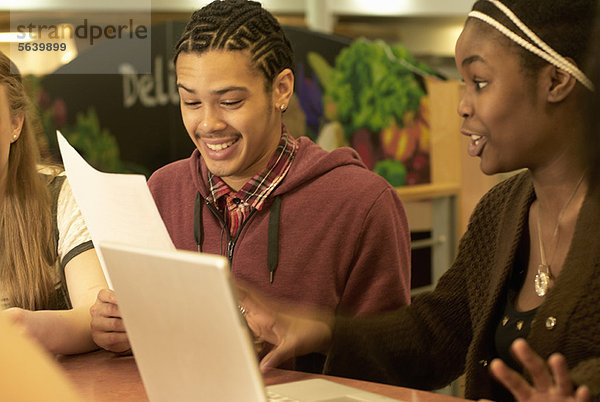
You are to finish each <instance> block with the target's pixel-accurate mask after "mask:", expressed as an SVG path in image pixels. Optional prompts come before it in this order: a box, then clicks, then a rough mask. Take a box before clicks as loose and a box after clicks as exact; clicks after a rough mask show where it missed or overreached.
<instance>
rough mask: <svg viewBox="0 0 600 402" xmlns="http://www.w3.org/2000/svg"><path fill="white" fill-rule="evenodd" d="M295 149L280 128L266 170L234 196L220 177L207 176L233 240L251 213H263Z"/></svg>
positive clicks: (284, 130)
mask: <svg viewBox="0 0 600 402" xmlns="http://www.w3.org/2000/svg"><path fill="white" fill-rule="evenodd" d="M297 148H298V142H297V141H296V140H295V139H294V138H292V137H291V136H290V135H289V134H288V133H287V131H286V129H285V127H283V131H282V134H281V140H280V141H279V145H278V146H277V149H276V150H275V153H274V154H273V156H272V157H271V159H270V160H269V163H268V164H267V167H266V168H265V169H264V170H263V171H261V172H259V173H258V174H257V175H256V176H254V177H253V178H251V179H250V180H248V182H247V183H246V184H244V186H243V187H242V188H241V189H240V190H239V191H237V192H234V191H233V190H232V189H231V188H230V187H229V186H228V185H227V184H226V183H225V182H224V181H223V180H222V179H221V178H220V177H218V176H213V174H212V173H210V172H209V173H208V182H209V184H210V192H211V195H212V198H213V201H214V203H215V205H217V207H218V208H219V211H220V212H221V213H222V214H223V217H224V220H225V223H226V224H227V228H228V229H229V233H230V234H231V236H233V237H235V236H236V234H237V233H238V230H239V229H240V226H241V225H242V223H243V222H244V220H245V219H246V218H248V216H249V215H250V213H251V212H252V210H255V209H256V210H260V209H262V206H263V204H264V202H265V200H266V199H267V197H268V196H269V194H271V193H272V192H273V190H274V189H275V188H276V187H277V185H278V184H279V183H280V182H281V181H282V180H283V178H284V177H285V175H286V174H287V172H288V171H289V169H290V166H291V165H292V161H293V160H294V156H295V154H296V149H297Z"/></svg>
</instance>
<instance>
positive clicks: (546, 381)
mask: <svg viewBox="0 0 600 402" xmlns="http://www.w3.org/2000/svg"><path fill="white" fill-rule="evenodd" d="M511 351H512V352H513V354H514V355H515V358H516V360H517V361H518V362H520V363H521V364H522V365H523V367H524V368H525V370H527V372H528V373H529V375H530V376H531V379H532V381H533V385H534V387H535V389H536V390H537V391H539V392H546V391H547V390H548V389H550V388H551V387H552V386H553V380H552V375H551V374H550V371H549V370H548V366H547V365H546V362H545V361H544V359H542V358H541V357H540V356H539V355H538V354H537V353H535V352H534V351H533V350H532V349H531V348H530V347H529V345H528V344H527V342H526V341H525V340H524V339H522V338H520V339H517V340H515V341H514V342H513V344H512V346H511ZM565 370H566V369H565Z"/></svg>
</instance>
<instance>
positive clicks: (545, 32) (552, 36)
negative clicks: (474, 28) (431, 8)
mask: <svg viewBox="0 0 600 402" xmlns="http://www.w3.org/2000/svg"><path fill="white" fill-rule="evenodd" d="M500 1H501V2H502V3H503V4H504V5H505V6H507V7H508V8H509V9H510V10H511V11H512V12H513V13H514V14H515V15H516V16H517V17H518V18H519V19H520V20H521V21H523V23H525V25H527V27H528V28H529V29H531V30H532V31H533V32H535V34H536V35H537V36H539V37H540V38H541V39H542V40H543V41H544V42H546V43H547V44H548V45H550V47H552V48H553V49H554V50H555V51H556V52H558V53H559V54H560V55H561V56H563V57H570V58H572V59H573V60H574V61H575V63H576V64H577V65H578V66H582V65H583V64H584V62H585V56H586V50H587V45H588V42H589V38H590V35H591V30H592V25H593V17H594V13H595V9H596V4H597V2H598V1H597V0H569V1H566V0H500ZM473 11H480V12H482V13H483V14H486V15H489V16H490V17H492V18H494V19H496V20H497V21H498V22H500V23H501V24H502V25H504V26H506V27H507V28H508V29H510V30H511V31H512V32H514V33H516V34H517V35H519V36H521V37H522V38H523V39H525V40H527V41H530V40H529V38H528V37H527V36H526V35H525V34H524V33H523V32H522V31H521V30H520V29H519V28H517V26H516V25H515V24H514V23H513V22H512V21H511V20H510V19H509V18H508V17H507V16H506V15H504V13H502V12H501V11H500V10H499V9H498V8H497V7H495V6H494V5H493V4H492V3H490V2H489V1H487V0H478V1H477V2H475V4H474V5H473ZM470 20H473V19H472V18H471V19H470ZM500 36H502V35H500ZM500 40H505V41H506V42H507V43H510V46H512V47H514V49H516V51H517V52H518V53H519V55H520V57H521V66H522V67H523V69H524V71H525V72H526V73H531V74H535V73H537V72H538V71H539V70H540V69H541V68H542V67H543V66H545V65H547V63H546V61H544V60H543V59H541V58H540V57H538V56H536V55H535V54H533V53H531V52H529V51H527V50H525V49H523V48H522V47H521V46H519V45H517V44H516V43H514V42H512V41H511V40H509V39H507V38H505V37H503V36H502V38H501V39H500Z"/></svg>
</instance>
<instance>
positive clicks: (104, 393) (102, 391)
mask: <svg viewBox="0 0 600 402" xmlns="http://www.w3.org/2000/svg"><path fill="white" fill-rule="evenodd" d="M57 360H58V362H59V364H60V365H61V366H62V367H63V369H64V370H65V371H66V373H67V376H68V377H69V378H70V379H71V381H72V382H73V383H74V384H75V387H76V388H77V389H78V390H79V392H80V393H81V396H82V397H83V400H84V401H88V402H108V401H110V402H112V401H140V402H141V401H144V402H147V401H148V397H147V395H146V391H145V390H144V386H143V384H142V380H141V378H140V374H139V371H138V369H137V366H136V364H135V359H134V358H133V357H132V356H116V355H114V354H113V353H110V352H106V351H97V352H91V353H86V354H81V355H73V356H59V357H58V358H57ZM308 378H327V379H329V380H332V381H335V382H338V383H341V384H345V385H350V386H354V387H357V388H361V389H364V390H367V391H370V392H375V393H378V394H382V395H386V396H388V397H391V398H396V399H403V400H407V401H411V402H444V401H459V400H460V399H457V398H452V397H449V396H445V395H439V394H434V393H430V392H425V391H417V390H412V389H408V388H402V387H394V386H391V385H385V384H377V383H372V382H365V381H358V380H351V379H347V378H340V377H330V376H323V375H316V374H308V373H301V372H295V371H288V370H271V371H270V372H269V373H268V374H266V375H265V377H264V382H265V385H273V384H281V383H285V382H290V381H297V380H304V379H308Z"/></svg>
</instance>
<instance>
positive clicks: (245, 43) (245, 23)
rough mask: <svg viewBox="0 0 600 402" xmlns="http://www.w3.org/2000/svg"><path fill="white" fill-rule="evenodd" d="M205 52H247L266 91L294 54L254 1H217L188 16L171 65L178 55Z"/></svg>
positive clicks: (273, 21) (291, 63)
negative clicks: (264, 82)
mask: <svg viewBox="0 0 600 402" xmlns="http://www.w3.org/2000/svg"><path fill="white" fill-rule="evenodd" d="M208 50H229V51H244V50H248V51H249V53H250V55H251V60H252V66H253V67H256V68H258V69H259V70H261V71H262V72H263V74H264V76H265V78H266V87H267V90H268V91H270V90H271V84H272V82H273V79H274V78H275V77H276V76H277V75H278V74H279V73H280V72H281V71H283V70H284V69H286V68H289V69H291V70H292V71H293V67H294V52H293V50H292V46H291V45H290V42H289V41H288V40H287V38H286V37H285V34H284V32H283V30H282V29H281V26H280V25H279V23H278V22H277V20H276V19H275V17H273V15H271V14H270V13H269V12H268V11H267V10H265V9H264V8H262V6H261V5H260V3H258V2H255V1H247V0H223V1H219V0H217V1H213V2H212V3H210V4H208V5H207V6H205V7H203V8H201V9H200V10H197V11H195V12H194V13H193V14H192V17H191V19H190V21H189V22H188V24H187V26H186V27H185V30H184V32H183V34H182V35H181V38H180V39H179V42H177V45H176V47H175V57H174V62H175V63H176V62H177V57H178V56H179V54H180V53H181V52H185V53H188V52H194V53H203V52H205V51H208Z"/></svg>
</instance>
